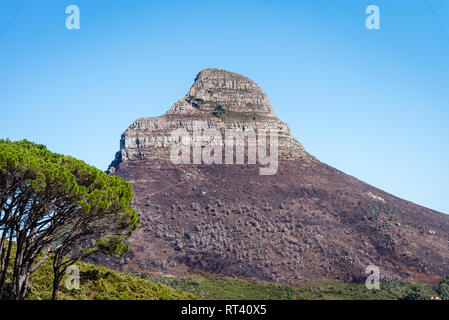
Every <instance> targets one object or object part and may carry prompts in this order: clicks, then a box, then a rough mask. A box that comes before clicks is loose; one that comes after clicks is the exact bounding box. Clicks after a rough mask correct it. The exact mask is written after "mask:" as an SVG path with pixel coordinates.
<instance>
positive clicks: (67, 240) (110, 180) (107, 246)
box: [0, 140, 140, 299]
mask: <svg viewBox="0 0 449 320" xmlns="http://www.w3.org/2000/svg"><path fill="white" fill-rule="evenodd" d="M132 197H133V191H132V188H131V185H130V184H129V183H127V182H126V181H124V180H123V179H121V178H118V177H115V176H108V175H107V174H106V173H104V172H102V171H100V170H98V169H96V168H94V167H92V166H89V165H87V164H86V163H84V162H83V161H80V160H77V159H75V158H73V157H70V156H64V155H60V154H56V153H53V152H51V151H49V150H47V148H45V146H43V145H38V144H35V143H33V142H29V141H26V140H23V141H18V142H12V141H9V140H0V236H1V239H0V241H1V242H0V260H1V268H0V269H1V270H0V298H2V297H4V288H5V287H4V284H5V278H6V270H8V265H9V264H10V263H13V264H14V265H13V267H12V269H13V271H12V289H11V291H10V292H9V295H10V298H12V299H23V298H24V297H25V295H26V290H27V283H28V280H29V277H30V275H31V274H32V273H33V272H34V271H35V270H36V269H37V268H38V267H39V265H40V264H42V263H43V262H44V261H45V260H46V259H47V258H48V256H49V255H54V259H53V261H54V263H53V269H54V272H55V279H56V280H55V283H54V286H55V289H56V292H55V293H56V294H57V285H58V283H59V282H58V281H60V278H61V274H62V270H64V269H65V268H66V267H67V266H68V265H70V264H72V263H73V262H74V261H76V260H78V259H81V258H82V257H85V256H87V255H90V254H93V253H95V252H101V253H108V254H114V255H115V254H121V253H123V252H125V251H127V249H128V248H127V246H126V245H125V244H124V242H123V241H124V240H125V239H126V238H127V237H128V236H129V235H130V232H131V231H132V230H134V229H135V228H137V226H138V224H139V223H140V218H139V216H138V215H137V213H136V212H135V211H134V210H133V208H132V207H131V205H130V202H131V200H132ZM92 240H97V241H94V242H92ZM13 241H14V243H15V246H16V253H15V257H16V259H13V260H11V259H10V257H13V256H11V245H12V243H13ZM44 249H45V250H46V254H44V255H43V256H42V255H41V252H42V250H44ZM69 253H70V257H71V259H70V260H64V257H65V256H66V255H68V254H69ZM38 257H39V259H40V260H38ZM11 261H13V262H11ZM58 279H59V280H58Z"/></svg>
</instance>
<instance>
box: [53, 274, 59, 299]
mask: <svg viewBox="0 0 449 320" xmlns="http://www.w3.org/2000/svg"><path fill="white" fill-rule="evenodd" d="M58 279H59V274H56V273H55V274H54V278H53V293H52V295H51V300H58V294H59V280H58Z"/></svg>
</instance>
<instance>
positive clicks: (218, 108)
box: [212, 104, 226, 118]
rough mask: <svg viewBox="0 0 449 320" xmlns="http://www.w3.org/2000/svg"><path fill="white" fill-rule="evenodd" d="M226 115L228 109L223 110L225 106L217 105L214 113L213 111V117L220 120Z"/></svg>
mask: <svg viewBox="0 0 449 320" xmlns="http://www.w3.org/2000/svg"><path fill="white" fill-rule="evenodd" d="M225 113H226V109H225V108H223V106H222V105H220V104H218V105H216V106H215V109H214V111H212V115H213V116H215V117H218V118H220V117H221V116H222V115H224V114H225Z"/></svg>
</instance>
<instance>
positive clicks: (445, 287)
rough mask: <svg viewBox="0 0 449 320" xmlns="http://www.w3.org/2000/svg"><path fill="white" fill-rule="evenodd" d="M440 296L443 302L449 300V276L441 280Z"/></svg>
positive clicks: (439, 285)
mask: <svg viewBox="0 0 449 320" xmlns="http://www.w3.org/2000/svg"><path fill="white" fill-rule="evenodd" d="M437 292H438V295H439V296H440V298H441V299H443V300H449V275H448V276H445V277H444V278H443V279H441V281H440V283H438V288H437Z"/></svg>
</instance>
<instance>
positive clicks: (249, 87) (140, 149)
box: [109, 69, 307, 172]
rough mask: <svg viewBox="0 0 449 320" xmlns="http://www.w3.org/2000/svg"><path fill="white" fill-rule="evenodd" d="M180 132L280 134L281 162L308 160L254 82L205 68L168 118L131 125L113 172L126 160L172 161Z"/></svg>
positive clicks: (171, 110) (145, 119)
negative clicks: (176, 134)
mask: <svg viewBox="0 0 449 320" xmlns="http://www.w3.org/2000/svg"><path fill="white" fill-rule="evenodd" d="M179 128H185V129H187V131H188V132H190V133H191V132H193V131H194V130H201V129H218V130H220V131H222V132H223V136H224V132H225V131H226V130H232V131H234V132H235V133H239V132H240V133H241V132H245V131H248V130H253V131H254V132H257V131H258V130H267V131H268V132H270V131H275V132H276V133H277V135H278V143H279V157H280V159H284V160H294V159H298V158H300V157H307V153H306V152H305V150H304V148H303V146H302V145H301V144H300V143H299V142H298V141H297V140H296V139H295V138H293V137H292V136H291V134H290V129H289V127H288V125H287V124H286V123H285V122H283V121H282V120H280V119H278V118H276V117H275V115H274V110H273V107H272V105H271V102H270V99H269V98H268V96H267V95H266V94H265V93H264V92H263V90H262V89H261V88H260V87H259V86H258V85H257V84H256V83H255V82H254V81H252V80H251V79H248V78H247V77H244V76H242V75H239V74H236V73H233V72H229V71H224V70H218V69H206V70H203V71H201V72H200V73H198V75H197V76H196V78H195V81H194V84H193V85H192V87H191V88H190V90H189V92H188V93H187V95H186V96H185V97H184V98H182V99H180V100H179V101H177V102H176V103H175V104H174V105H173V106H172V107H171V108H170V109H169V110H168V111H167V112H166V113H165V114H164V115H162V116H159V117H151V118H140V119H137V120H136V121H134V122H133V123H132V124H131V125H130V126H129V128H128V129H127V130H126V131H125V132H124V133H123V134H122V138H121V143H120V151H119V152H118V153H117V154H116V158H115V160H114V161H113V162H112V163H111V167H110V169H109V171H110V172H114V171H115V169H117V167H118V165H119V164H120V163H121V162H123V161H128V160H139V159H146V160H152V159H153V160H155V159H166V160H167V159H169V155H170V147H171V146H172V144H173V141H172V137H171V135H170V134H171V132H173V130H176V129H179Z"/></svg>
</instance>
